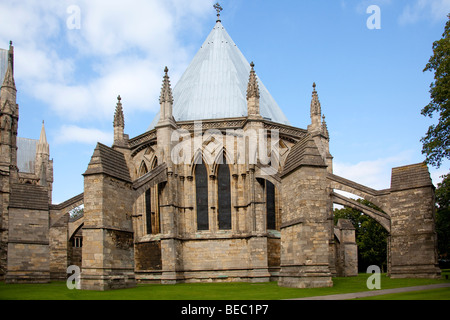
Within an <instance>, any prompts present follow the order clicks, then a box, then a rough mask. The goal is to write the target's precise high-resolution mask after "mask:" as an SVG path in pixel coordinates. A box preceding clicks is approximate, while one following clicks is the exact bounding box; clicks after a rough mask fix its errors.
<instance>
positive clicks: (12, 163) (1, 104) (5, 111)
mask: <svg viewBox="0 0 450 320" xmlns="http://www.w3.org/2000/svg"><path fill="white" fill-rule="evenodd" d="M2 80H3V83H2V85H1V88H0V133H1V137H2V138H1V141H0V151H1V152H0V170H1V171H4V172H9V174H10V178H11V179H12V180H15V181H16V180H17V179H18V169H17V129H18V124H19V106H18V105H17V103H16V101H17V100H16V93H17V89H16V84H15V81H14V47H13V45H12V41H11V42H10V43H9V52H8V66H7V69H6V73H5V78H4V79H2Z"/></svg>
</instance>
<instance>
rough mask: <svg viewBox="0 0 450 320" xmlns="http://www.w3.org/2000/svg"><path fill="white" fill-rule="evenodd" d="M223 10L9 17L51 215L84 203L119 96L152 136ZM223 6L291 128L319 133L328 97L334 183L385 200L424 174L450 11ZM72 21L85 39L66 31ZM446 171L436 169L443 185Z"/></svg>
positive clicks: (135, 0)
mask: <svg viewBox="0 0 450 320" xmlns="http://www.w3.org/2000/svg"><path fill="white" fill-rule="evenodd" d="M215 2H216V1H212V0H191V1H185V0H153V1H149V0H130V1H126V2H124V1H114V0H109V1H103V0H96V1H87V0H82V1H81V0H68V1H61V0H47V1H37V0H36V1H31V0H23V1H10V0H3V1H2V2H1V3H0V47H1V48H7V47H8V44H9V40H12V41H13V43H14V46H15V79H16V86H17V89H18V103H19V107H20V122H19V136H21V137H26V138H34V139H38V138H39V133H40V129H41V123H42V120H45V127H46V131H47V139H48V141H49V143H50V153H51V155H50V156H51V158H53V160H54V178H55V181H54V184H53V202H54V203H59V202H62V201H64V200H67V199H69V198H71V197H72V196H75V195H77V194H79V193H81V192H83V177H82V173H84V171H85V170H86V168H87V165H88V163H89V160H90V157H91V155H92V153H93V150H94V148H95V145H96V142H97V141H99V142H102V143H105V144H108V145H110V144H111V143H112V136H113V128H112V121H113V114H114V108H115V104H116V101H117V100H116V98H117V95H119V94H120V95H121V96H122V103H123V108H124V113H125V132H126V133H127V134H129V135H130V137H134V136H137V135H139V134H141V133H143V132H145V130H146V129H147V127H148V126H149V124H150V123H151V122H152V120H153V118H154V116H155V114H156V112H157V111H158V109H159V102H158V97H159V93H160V88H161V83H162V76H163V74H164V73H163V70H164V67H165V66H166V65H167V66H168V67H169V69H170V76H171V81H172V85H175V84H176V82H177V80H178V79H179V78H180V76H181V75H182V73H183V71H184V70H185V69H186V67H187V66H188V64H189V62H190V61H191V59H192V58H193V57H194V55H195V53H196V52H197V50H198V49H199V48H200V46H201V44H202V43H203V41H204V40H205V38H206V37H207V35H208V34H209V32H210V31H211V30H212V28H213V27H214V24H215V20H216V17H215V11H214V9H213V8H212V6H213V4H214V3H215ZM220 3H221V5H222V7H223V8H224V11H223V12H222V14H221V19H222V23H223V25H224V27H225V28H226V30H227V31H228V33H229V34H230V36H231V37H232V38H233V40H234V42H235V43H236V44H237V46H238V47H239V49H240V50H241V51H242V52H243V54H244V56H245V57H246V58H247V60H248V61H254V62H255V65H256V66H255V69H256V72H257V74H258V76H259V78H260V79H261V80H262V81H263V82H264V84H265V86H266V87H267V88H268V90H269V91H270V93H271V94H272V96H273V97H274V99H275V100H276V101H277V103H278V104H279V106H280V107H281V109H282V110H283V111H284V113H285V114H286V116H287V117H288V119H289V120H290V121H291V123H292V125H294V126H297V127H301V128H306V126H307V125H308V124H309V120H310V118H309V105H310V101H311V91H312V83H313V82H316V83H317V91H318V93H319V98H320V101H321V104H322V110H323V112H324V113H325V115H326V119H327V124H328V128H329V131H330V136H331V144H330V149H331V150H330V151H331V153H332V155H333V156H334V172H335V173H336V174H339V175H342V176H343V177H346V178H348V179H351V180H354V181H356V182H359V183H362V184H365V185H367V186H369V187H373V188H376V189H382V188H388V187H389V184H390V173H391V168H392V167H396V166H402V165H407V164H413V163H418V162H422V161H423V160H424V156H423V155H422V153H421V150H422V145H421V143H420V139H421V137H422V136H424V134H425V132H426V131H427V128H428V126H429V125H430V124H432V123H433V121H436V120H435V119H428V118H425V117H423V116H422V115H421V114H420V111H421V109H422V108H423V107H424V106H425V105H426V104H427V103H428V102H429V85H430V83H431V82H432V80H433V74H432V73H429V72H427V73H423V72H422V71H423V69H424V67H425V65H426V63H427V61H428V59H429V58H430V56H431V55H432V44H433V42H434V41H435V40H438V39H440V38H441V35H442V33H443V30H444V25H445V22H446V20H447V18H446V16H447V14H448V13H449V12H450V0H379V1H376V0H370V1H366V0H317V1H299V0H292V1H290V0H281V1H273V0H271V1H269V0H224V1H221V2H220ZM370 5H377V6H378V7H379V8H380V12H381V22H380V24H381V29H369V28H368V27H367V20H368V19H369V18H370V17H371V13H367V12H366V10H367V8H368V7H369V6H370ZM73 8H75V9H77V10H78V9H79V11H77V10H75V11H74V10H73ZM77 12H79V16H77V15H76V13H77ZM77 17H79V19H77ZM73 18H75V19H76V20H73ZM74 21H77V22H79V28H78V27H76V28H72V27H69V26H72V24H71V22H74ZM68 22H69V24H68ZM449 167H450V166H449V162H448V161H446V162H444V164H443V165H442V166H441V168H440V169H439V170H437V169H435V168H430V172H431V175H432V178H433V181H434V182H435V183H437V182H438V181H439V176H440V175H442V174H445V173H447V172H448V171H449Z"/></svg>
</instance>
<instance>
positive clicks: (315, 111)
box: [311, 82, 322, 118]
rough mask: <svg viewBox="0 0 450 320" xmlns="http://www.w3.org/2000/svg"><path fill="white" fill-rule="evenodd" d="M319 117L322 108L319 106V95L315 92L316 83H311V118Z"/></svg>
mask: <svg viewBox="0 0 450 320" xmlns="http://www.w3.org/2000/svg"><path fill="white" fill-rule="evenodd" d="M317 115H318V116H321V115H322V107H321V106H320V101H319V95H318V94H317V91H316V83H315V82H314V83H313V92H312V99H311V118H312V117H313V116H317Z"/></svg>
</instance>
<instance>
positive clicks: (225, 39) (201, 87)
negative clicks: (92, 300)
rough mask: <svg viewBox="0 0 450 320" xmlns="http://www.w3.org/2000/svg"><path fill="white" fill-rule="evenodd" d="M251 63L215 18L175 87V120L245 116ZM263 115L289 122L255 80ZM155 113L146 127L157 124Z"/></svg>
mask: <svg viewBox="0 0 450 320" xmlns="http://www.w3.org/2000/svg"><path fill="white" fill-rule="evenodd" d="M250 70H251V67H250V63H249V62H248V61H247V59H245V57H244V55H243V54H242V53H241V51H240V50H239V48H238V47H237V46H236V44H235V43H234V42H233V40H232V39H231V37H230V36H229V35H228V33H227V31H226V30H225V28H224V26H223V25H222V23H221V22H220V20H218V21H217V23H216V25H215V26H214V28H213V30H212V31H211V33H210V34H209V36H208V37H207V38H206V40H205V42H204V43H203V45H202V46H201V48H200V50H199V51H198V52H197V54H196V55H195V57H194V59H193V60H192V62H191V64H190V65H189V67H188V68H187V69H186V71H185V72H184V74H183V75H182V77H181V78H180V80H179V81H178V83H177V84H176V86H175V87H174V88H173V116H174V118H175V120H176V121H188V120H189V121H192V120H208V119H221V118H236V117H245V116H247V86H248V79H249V75H250ZM258 85H259V90H260V112H261V116H262V117H263V118H266V119H268V120H271V121H273V122H278V123H281V124H287V125H289V121H288V120H287V118H286V116H285V115H284V114H283V112H282V111H281V109H280V107H279V106H278V104H277V103H276V102H275V100H274V99H273V98H272V96H271V95H270V93H269V91H268V90H267V89H266V87H265V86H264V84H263V83H262V82H261V80H260V79H258ZM158 120H159V113H158V114H157V115H156V117H155V119H154V120H153V122H152V124H151V125H150V127H149V130H151V129H153V128H154V127H155V125H156V124H157V123H158Z"/></svg>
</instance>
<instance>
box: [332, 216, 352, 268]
mask: <svg viewBox="0 0 450 320" xmlns="http://www.w3.org/2000/svg"><path fill="white" fill-rule="evenodd" d="M334 234H335V237H336V238H337V241H336V242H335V243H336V249H335V253H336V273H337V274H336V276H338V277H356V276H357V275H358V247H357V245H356V241H355V240H356V239H355V227H353V225H352V223H351V221H350V220H347V219H339V221H338V223H337V226H336V227H335V228H334Z"/></svg>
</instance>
